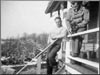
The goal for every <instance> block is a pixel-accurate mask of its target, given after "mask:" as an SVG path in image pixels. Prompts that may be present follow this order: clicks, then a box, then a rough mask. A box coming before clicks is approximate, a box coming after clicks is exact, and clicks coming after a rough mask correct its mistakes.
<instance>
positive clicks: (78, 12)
mask: <svg viewBox="0 0 100 75" xmlns="http://www.w3.org/2000/svg"><path fill="white" fill-rule="evenodd" d="M71 4H72V8H71V9H69V12H68V13H67V17H66V25H67V26H68V27H69V31H70V32H71V33H72V34H73V33H78V32H82V31H85V30H86V29H87V24H88V22H89V10H88V9H86V8H85V7H84V6H83V5H82V1H71ZM82 41H83V36H75V37H72V52H71V55H72V56H73V57H78V56H79V54H80V49H81V46H82Z"/></svg>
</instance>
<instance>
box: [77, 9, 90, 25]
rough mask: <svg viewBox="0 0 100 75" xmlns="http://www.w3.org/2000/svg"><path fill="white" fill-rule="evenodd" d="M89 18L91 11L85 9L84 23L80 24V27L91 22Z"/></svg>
mask: <svg viewBox="0 0 100 75" xmlns="http://www.w3.org/2000/svg"><path fill="white" fill-rule="evenodd" d="M89 17H90V14H89V11H88V9H85V10H84V15H83V21H82V22H81V23H79V24H78V27H84V26H85V25H86V24H87V23H88V22H89Z"/></svg>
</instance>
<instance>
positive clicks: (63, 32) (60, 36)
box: [53, 28, 67, 39]
mask: <svg viewBox="0 0 100 75" xmlns="http://www.w3.org/2000/svg"><path fill="white" fill-rule="evenodd" d="M66 34H67V30H66V29H65V28H63V29H62V30H61V32H60V33H59V34H58V35H55V36H54V37H53V38H55V39H58V38H63V37H64V36H66Z"/></svg>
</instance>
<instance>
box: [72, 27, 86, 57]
mask: <svg viewBox="0 0 100 75" xmlns="http://www.w3.org/2000/svg"><path fill="white" fill-rule="evenodd" d="M84 30H86V28H80V29H78V30H77V32H82V31H84ZM83 39H84V35H80V36H75V37H72V54H78V55H79V54H80V49H81V47H82V41H83Z"/></svg>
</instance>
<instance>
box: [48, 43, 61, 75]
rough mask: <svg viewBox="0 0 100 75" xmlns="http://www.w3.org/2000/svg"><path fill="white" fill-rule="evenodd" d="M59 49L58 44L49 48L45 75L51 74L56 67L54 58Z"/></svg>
mask: <svg viewBox="0 0 100 75" xmlns="http://www.w3.org/2000/svg"><path fill="white" fill-rule="evenodd" d="M60 47H61V45H60V44H54V45H52V46H51V47H50V48H49V50H48V52H47V60H46V61H47V74H52V71H53V66H55V65H57V62H56V59H55V57H56V55H57V52H58V51H59V50H60Z"/></svg>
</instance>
